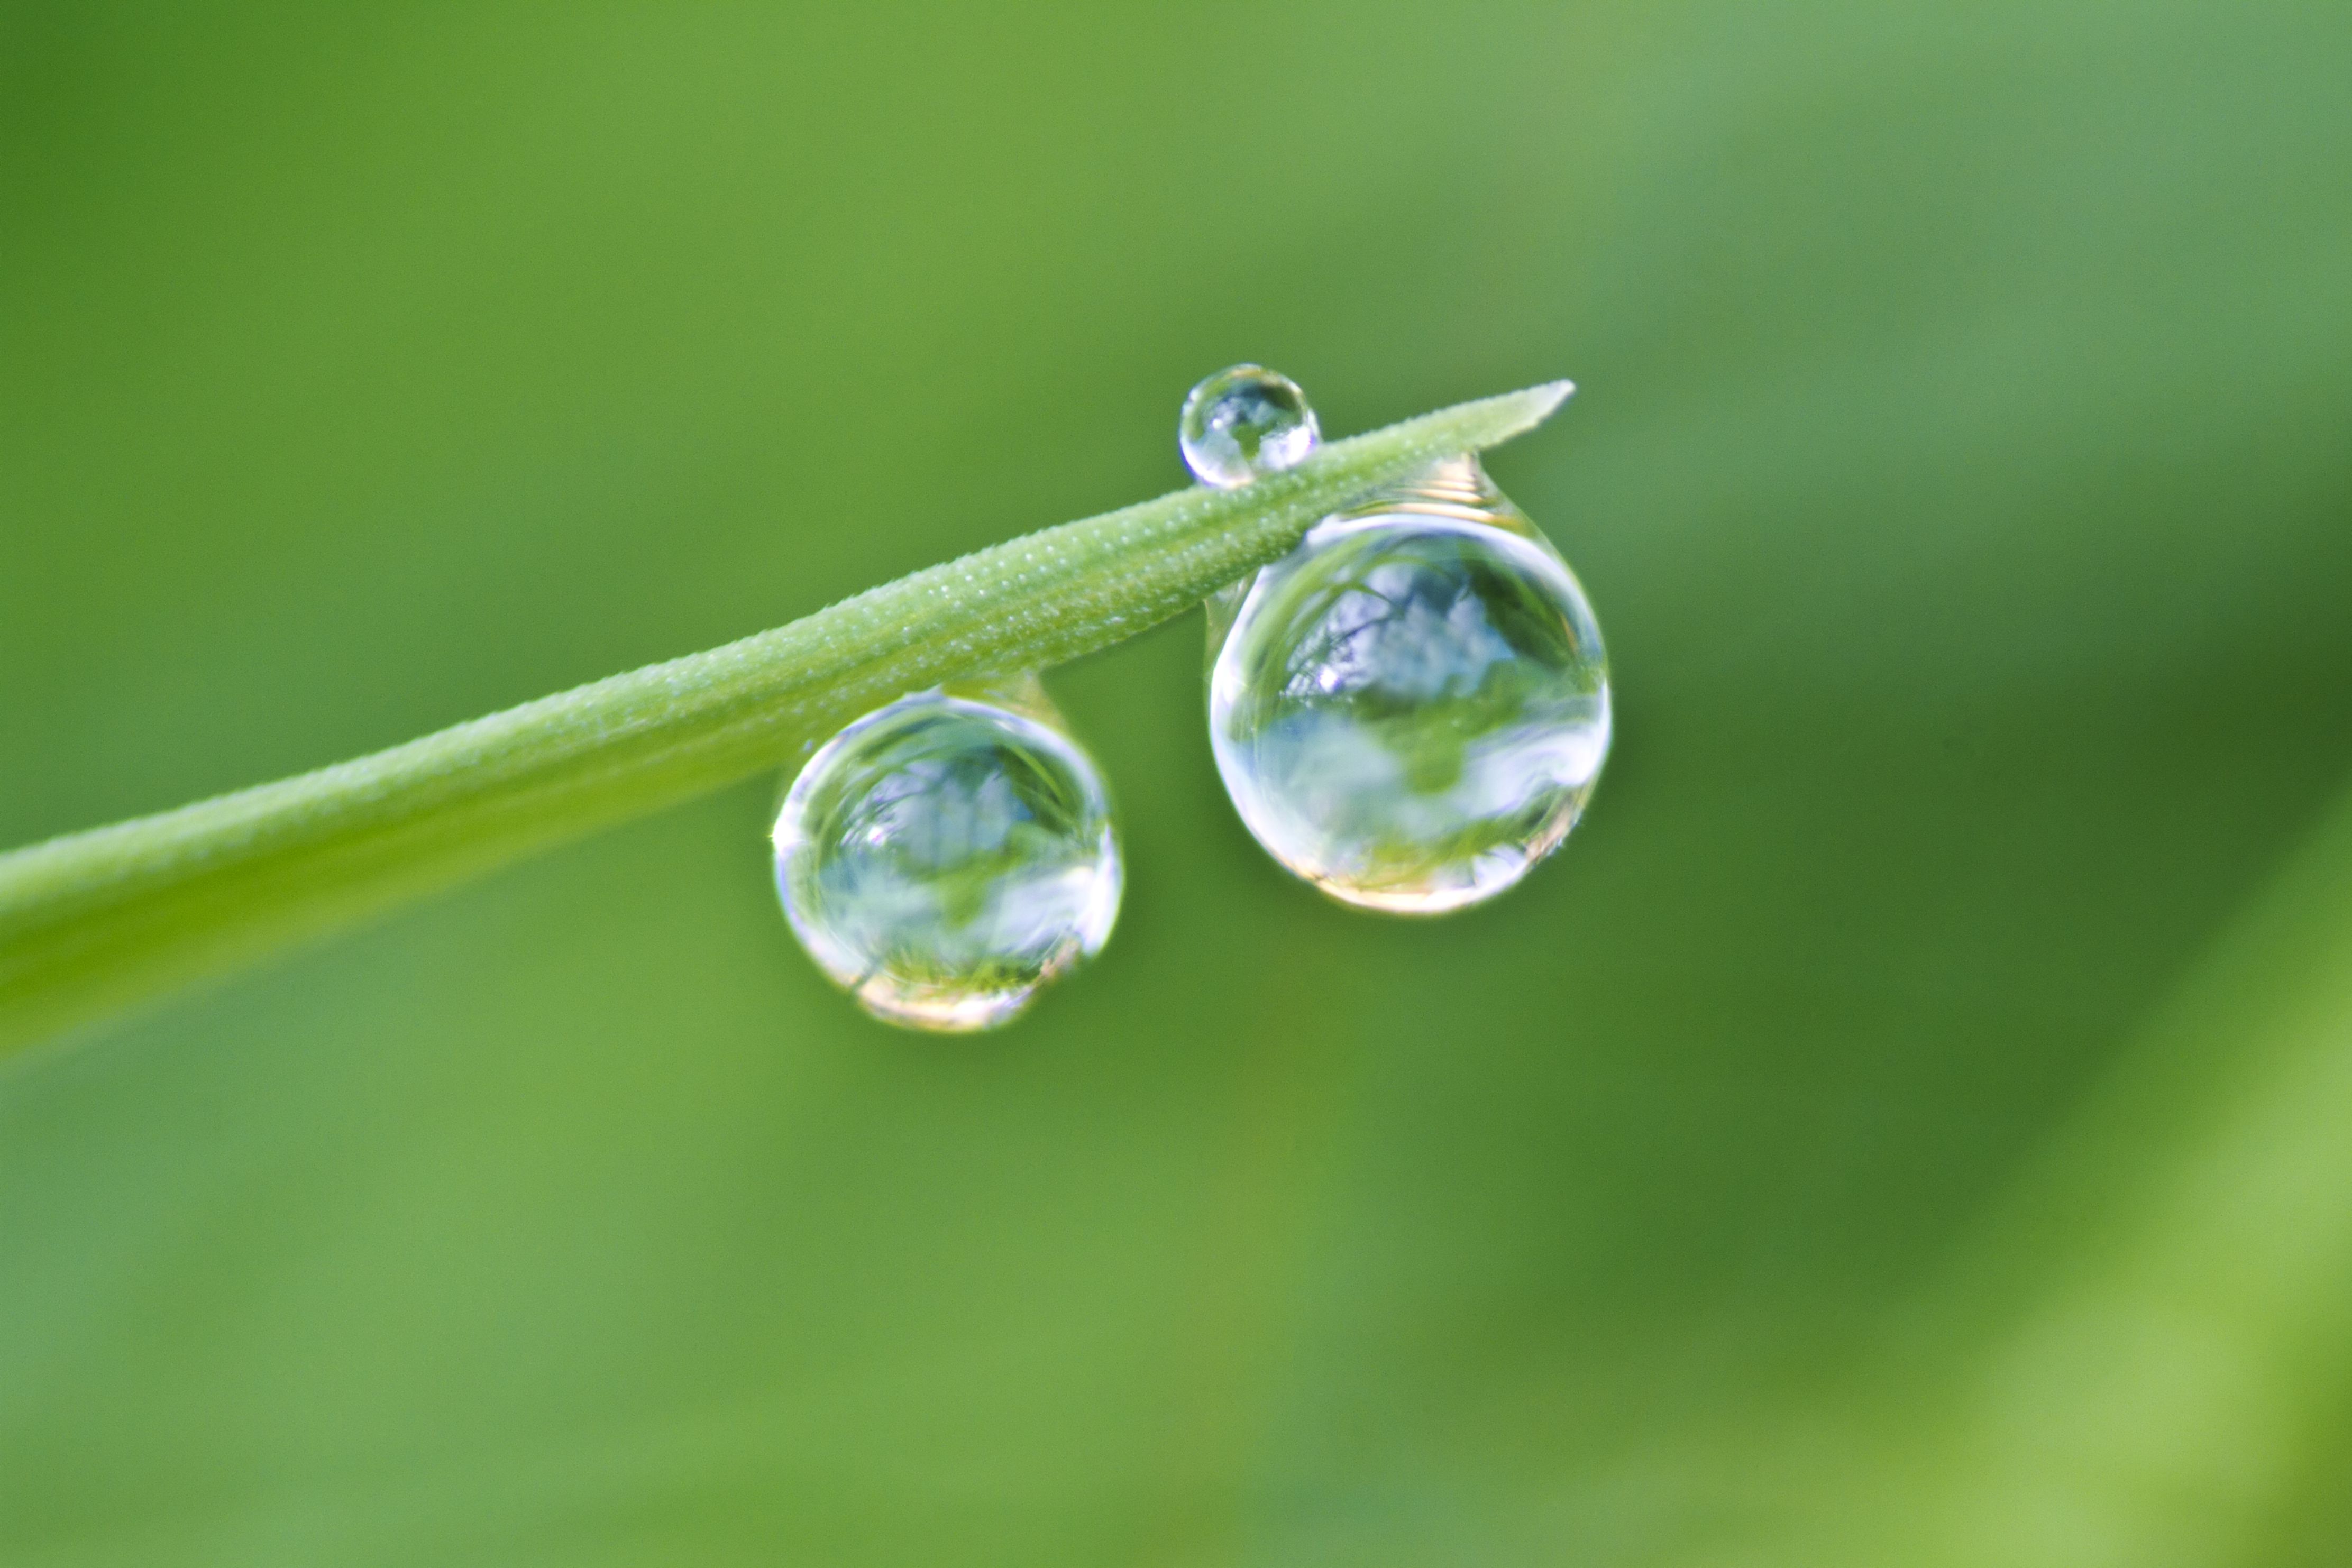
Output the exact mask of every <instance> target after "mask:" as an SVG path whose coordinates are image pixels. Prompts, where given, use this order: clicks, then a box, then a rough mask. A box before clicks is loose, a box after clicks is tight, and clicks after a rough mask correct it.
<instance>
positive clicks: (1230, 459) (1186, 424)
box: [1176, 365, 1321, 490]
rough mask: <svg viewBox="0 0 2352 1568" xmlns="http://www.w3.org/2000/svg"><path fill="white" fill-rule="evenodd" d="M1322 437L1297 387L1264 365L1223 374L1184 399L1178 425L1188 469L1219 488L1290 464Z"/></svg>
mask: <svg viewBox="0 0 2352 1568" xmlns="http://www.w3.org/2000/svg"><path fill="white" fill-rule="evenodd" d="M1319 439H1321V432H1320V431H1319V430H1318V428H1317V426H1316V423H1315V411H1314V410H1313V409H1312V408H1309V407H1308V406H1307V394H1306V393H1305V392H1300V391H1299V390H1298V383H1297V382H1294V381H1292V380H1291V379H1290V378H1289V377H1288V376H1285V375H1279V374H1277V373H1276V372H1275V371H1269V370H1267V369H1266V368H1265V366H1264V365H1234V366H1233V367H1231V368H1230V369H1227V370H1222V371H1218V372H1217V373H1216V374H1215V375H1213V376H1211V377H1210V378H1209V379H1208V380H1206V381H1204V382H1202V383H1201V384H1200V385H1199V386H1196V387H1194V388H1193V389H1192V392H1190V393H1189V394H1188V395H1187V396H1186V397H1185V399H1184V412H1183V413H1181V414H1180V415H1178V416H1177V421H1176V444H1177V446H1178V447H1179V448H1181V450H1182V452H1183V454H1184V466H1185V467H1187V468H1190V469H1191V470H1192V477H1194V478H1195V479H1198V480H1199V481H1201V483H1202V484H1203V485H1214V486H1217V487H1218V488H1219V489H1221V490H1230V489H1233V488H1234V486H1239V485H1246V484H1248V483H1249V482H1250V481H1251V480H1253V479H1255V478H1256V477H1257V476H1259V475H1261V474H1273V473H1276V472H1278V471H1280V470H1282V469H1285V468H1288V467H1290V466H1292V465H1295V464H1296V463H1297V462H1298V461H1299V460H1300V459H1301V458H1303V457H1305V456H1306V455H1307V454H1308V453H1310V452H1312V451H1314V450H1315V444H1316V442H1317V441H1318V440H1319Z"/></svg>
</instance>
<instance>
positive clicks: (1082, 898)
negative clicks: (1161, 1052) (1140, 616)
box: [775, 679, 1122, 1030]
mask: <svg viewBox="0 0 2352 1568" xmlns="http://www.w3.org/2000/svg"><path fill="white" fill-rule="evenodd" d="M958 689H959V690H961V689H962V688H958ZM775 846H776V887H777V891H778V892H779V893H780V894H782V898H783V904H784V915H785V917H786V918H787V919H789V920H790V921H791V922H792V926H793V934H794V935H795V936H798V937H799V938H800V940H801V945H802V946H803V947H805V948H807V949H808V953H809V956H811V957H812V958H814V959H815V960H816V962H817V966H818V967H820V968H822V969H823V970H824V972H825V973H826V974H827V975H829V976H831V977H833V979H834V980H835V982H836V983H838V984H840V985H841V986H843V987H845V988H847V989H848V990H849V991H850V992H851V993H852V994H853V995H854V996H856V998H857V1000H858V1002H859V1003H860V1005H862V1006H863V1007H864V1008H865V1009H866V1010H867V1011H868V1012H870V1013H872V1014H874V1016H875V1017H877V1018H879V1019H883V1020H884V1021H886V1022H888V1023H894V1024H901V1025H905V1026H907V1027H908V1028H911V1029H926V1030H981V1029H991V1028H993V1027H995V1026H996V1025H998V1024H1002V1023H1005V1022H1008V1021H1010V1020H1011V1019H1013V1016H1014V1015H1015V1014H1017V1013H1018V1012H1020V1011H1021V1009H1023V1008H1024V1007H1026V1006H1027V1005H1028V1003H1029V1002H1030V1000H1031V999H1032V998H1034V996H1035V995H1036V994H1037V992H1038V990H1039V989H1040V988H1042V987H1044V986H1045V984H1046V983H1047V982H1048V981H1050V980H1052V979H1054V978H1055V977H1056V976H1059V975H1061V974H1063V973H1065V972H1066V971H1067V970H1068V969H1070V968H1072V967H1075V966H1076V964H1078V963H1079V962H1080V961H1082V960H1083V959H1085V958H1087V957H1089V956H1092V955H1093V954H1095V953H1096V952H1097V951H1099V950H1100V949H1101V947H1102V945H1103V942H1104V940H1105V939H1106V938H1107V937H1108V936H1109V935H1110V928H1111V923H1112V921H1113V920H1115V919H1116V918H1117V917H1118V897H1119V888H1120V883H1121V881H1122V875H1121V871H1120V866H1119V854H1118V841H1117V839H1116V837H1115V836H1114V835H1113V833H1112V831H1111V822H1110V805H1109V801H1108V798H1107V797H1106V795H1105V792H1104V789H1103V784H1102V778H1101V775H1100V774H1099V773H1098V772H1097V770H1096V768H1095V765H1094V762H1093V760H1092V759H1091V758H1088V757H1087V754H1086V753H1085V752H1084V751H1081V750H1080V749H1079V748H1078V747H1077V745H1076V742H1074V741H1072V740H1071V739H1070V738H1069V737H1067V736H1066V735H1065V734H1063V733H1062V731H1061V729H1060V728H1059V727H1058V726H1057V724H1056V722H1055V715H1054V713H1053V710H1052V707H1051V705H1050V704H1048V703H1046V702H1045V694H1044V692H1043V690H1042V689H1041V688H1039V687H1038V686H1037V685H1036V684H1035V682H1034V679H1033V680H1030V681H1028V682H1026V683H1024V685H1021V686H1019V687H998V688H991V689H989V690H987V691H986V692H985V693H975V694H974V695H949V694H948V693H945V692H936V691H935V692H925V693H922V694H920V695H915V696H909V697H904V698H901V699H900V700H899V701H898V702H895V703H892V704H890V705H889V706H887V707H882V708H877V709H876V710H875V711H874V712H872V713H870V714H867V715H866V716H865V717H863V718H861V719H859V720H858V721H857V722H856V723H855V724H853V725H851V726H850V727H848V728H846V729H845V730H843V731H842V732H841V733H840V734H839V735H836V736H835V737H833V739H832V740H830V741H828V742H827V743H826V744H825V746H824V747H823V749H821V750H819V751H818V752H817V754H816V755H815V756H814V757H812V758H809V761H808V765H807V766H806V767H804V768H802V769H801V772H800V777H799V778H798V779H794V780H793V787H792V789H791V791H790V792H789V793H788V794H787V795H786V796H785V797H784V804H783V810H782V813H781V814H780V815H779V816H778V817H777V819H776V830H775Z"/></svg>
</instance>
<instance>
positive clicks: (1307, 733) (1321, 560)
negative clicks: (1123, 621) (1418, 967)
mask: <svg viewBox="0 0 2352 1568" xmlns="http://www.w3.org/2000/svg"><path fill="white" fill-rule="evenodd" d="M1226 602H1227V604H1228V605H1229V606H1230V607H1231V611H1232V617H1233V618H1232V622H1231V625H1230V628H1229V629H1228V630H1226V631H1224V632H1223V636H1222V641H1221V643H1219V644H1218V647H1217V652H1216V654H1215V658H1214V660H1213V664H1212V665H1211V668H1210V676H1209V737H1210V741H1211V744H1212V746H1213V748H1214V750H1215V753H1216V759H1217V770H1218V772H1219V773H1220V774H1222V775H1223V778H1224V782H1225V789H1226V790H1227V792H1228V793H1229V794H1231V795H1232V797H1233V800H1234V806H1235V807H1236V808H1237V809H1238V810H1239V811H1240V812H1241V816H1242V821H1244V823H1246V824H1247V825H1248V827H1249V830H1250V831H1251V832H1252V833H1253V834H1255V836H1256V838H1257V841H1258V842H1259V843H1261V844H1263V845H1264V846H1265V849H1266V850H1267V852H1269V853H1271V854H1272V855H1273V856H1274V857H1275V858H1276V860H1278V861H1280V862H1282V863H1283V864H1284V865H1285V866H1286V867H1288V868H1289V869H1290V870H1291V871H1292V872H1294V873H1297V875H1299V876H1301V877H1304V878H1306V879H1307V881H1309V882H1311V883H1315V884H1316V885H1317V886H1318V887H1320V888H1321V889H1322V890H1323V891H1324V892H1326V893H1328V894H1330V895H1331V896H1333V897H1335V898H1337V899H1339V900H1340V901H1342V902H1343V903H1347V904H1358V905H1361V906H1363V907H1366V908H1371V909H1382V910H1390V911H1395V912H1400V913H1412V914H1436V913H1440V912H1443V911H1445V910H1449V909H1458V908H1461V907H1463V906H1465V905H1466V904H1475V903H1477V902H1479V901H1481V900H1483V899H1486V898H1491V897H1493V896H1494V895H1495V894H1498V893H1501V892H1502V891H1504V890H1505V889H1506V888H1508V887H1510V886H1511V885H1512V884H1513V883H1517V881H1518V880H1519V879H1520V878H1521V877H1522V876H1525V875H1526V874H1527V873H1528V871H1529V870H1530V869H1531V868H1532V867H1533V866H1534V865H1535V863H1536V862H1538V861H1539V860H1541V859H1542V858H1543V857H1544V856H1545V855H1547V854H1549V853H1550V852H1552V851H1553V850H1554V849H1557V848H1558V847H1559V843H1560V841H1561V840H1563V839H1564V838H1566V837H1567V836H1568V831H1569V830H1570V828H1572V827H1574V826H1575V825H1576V819H1577V816H1578V814H1579V813H1580V811H1581V810H1583V808H1584V802H1585V800H1586V799H1587V797H1588V796H1590V795H1591V791H1592V787H1593V784H1594V782H1595V781H1596V780H1597V779H1598V778H1599V777H1600V773H1601V761H1602V759H1603V758H1605V757H1606V756H1607V754H1608V750H1609V674H1608V661H1607V656H1606V654H1605V653H1603V651H1602V649H1601V631H1600V628H1599V626H1598V625H1596V624H1595V623H1594V621H1593V618H1592V610H1591V605H1589V604H1588V603H1586V601H1585V598H1584V591H1583V590H1582V589H1581V588H1580V586H1579V585H1578V583H1577V580H1576V578H1575V576H1574V574H1572V573H1571V572H1570V570H1568V566H1567V563H1566V562H1564V561H1563V560H1561V559H1560V557H1559V552H1558V551H1556V550H1554V549H1552V548H1551V546H1550V544H1549V541H1547V540H1546V539H1545V538H1544V537H1543V536H1542V535H1541V534H1540V533H1538V531H1537V530H1536V528H1535V527H1534V525H1533V524H1531V523H1529V522H1528V520H1527V518H1526V517H1525V516H1524V515H1523V514H1521V513H1520V512H1519V511H1518V510H1517V507H1513V506H1512V505H1511V504H1510V503H1509V502H1508V501H1507V500H1506V499H1504V498H1503V497H1502V496H1501V494H1500V493H1499V492H1497V491H1496V490H1495V488H1494V487H1493V486H1492V484H1491V483H1490V482H1488V481H1487V480H1486V476H1485V474H1484V473H1483V472H1482V471H1480V470H1479V468H1478V467H1477V465H1476V463H1475V461H1474V460H1469V459H1464V460H1461V461H1457V462H1454V463H1451V464H1447V465H1443V466H1441V467H1440V468H1439V469H1437V470H1434V471H1433V473H1432V474H1431V475H1429V476H1425V477H1424V478H1423V480H1421V481H1418V482H1416V483H1415V484H1414V485H1412V486H1405V487H1402V488H1400V489H1398V490H1395V491H1391V492H1389V493H1387V494H1386V495H1383V496H1381V497H1375V498H1374V499H1373V500H1371V501H1370V502H1369V503H1367V504H1366V505H1364V506H1362V507H1356V508H1354V509H1352V510H1350V511H1349V512H1345V513H1342V514H1339V515H1337V516H1334V517H1329V518H1327V519H1326V520H1325V521H1323V522H1321V523H1318V525H1316V527H1315V528H1312V529H1311V530H1309V531H1308V533H1307V537H1306V538H1305V539H1304V540H1303V541H1301V543H1300V544H1299V546H1298V548H1297V549H1296V550H1294V551H1293V552H1292V553H1291V554H1290V555H1288V556H1286V557H1285V558H1284V559H1281V560H1279V561H1276V563H1275V564H1273V565H1272V566H1269V567H1266V568H1265V569H1263V570H1260V571H1259V572H1258V573H1257V574H1256V576H1255V578H1254V579H1253V580H1250V581H1249V582H1248V583H1247V584H1246V585H1245V587H1244V589H1243V590H1242V591H1241V593H1240V595H1239V596H1238V602H1237V603H1235V602H1234V601H1233V600H1231V599H1228V601H1226ZM1212 608H1213V612H1214V610H1215V608H1216V607H1215V606H1214V605H1213V607H1212ZM1212 635H1213V636H1216V635H1218V633H1217V632H1216V630H1215V628H1214V626H1213V628H1212Z"/></svg>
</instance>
